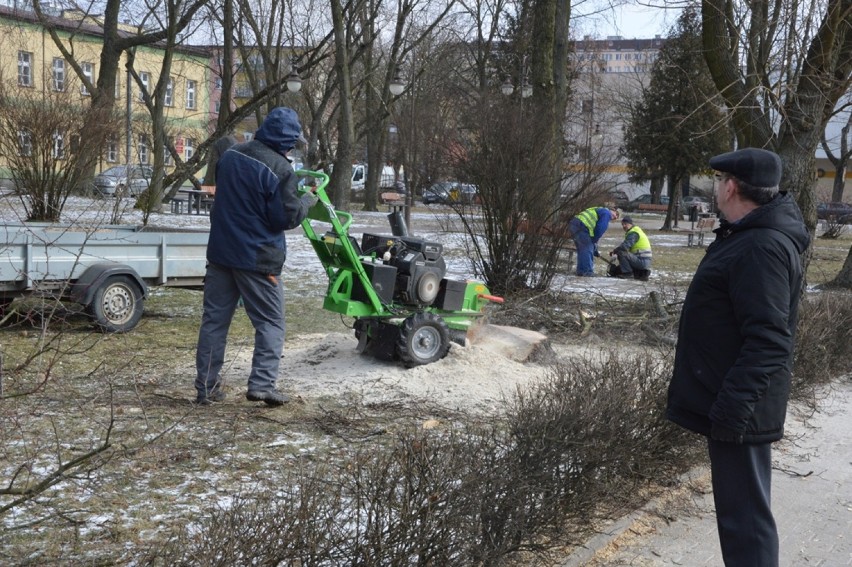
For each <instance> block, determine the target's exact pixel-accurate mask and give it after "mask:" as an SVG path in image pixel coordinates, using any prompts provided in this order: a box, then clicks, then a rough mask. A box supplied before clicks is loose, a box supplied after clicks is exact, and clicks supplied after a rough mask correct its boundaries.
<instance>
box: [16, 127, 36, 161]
mask: <svg viewBox="0 0 852 567" xmlns="http://www.w3.org/2000/svg"><path fill="white" fill-rule="evenodd" d="M18 155H22V156H31V155H33V136H32V134H31V133H30V132H29V131H27V130H18Z"/></svg>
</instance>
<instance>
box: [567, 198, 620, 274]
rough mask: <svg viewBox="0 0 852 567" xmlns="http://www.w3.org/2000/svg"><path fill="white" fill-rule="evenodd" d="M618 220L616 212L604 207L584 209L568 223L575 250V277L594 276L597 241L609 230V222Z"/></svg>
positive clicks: (598, 254)
mask: <svg viewBox="0 0 852 567" xmlns="http://www.w3.org/2000/svg"><path fill="white" fill-rule="evenodd" d="M616 219H618V211H617V210H615V209H607V208H606V207H591V208H589V209H586V210H585V211H583V212H582V213H580V214H579V215H577V216H576V217H574V218H572V219H571V222H569V223H568V230H570V231H571V238H573V239H574V246H575V247H576V248H577V275H578V276H581V277H592V276H594V275H595V264H594V262H595V259H594V257H595V256H598V257H600V252H598V240H600V239H601V236H603V235H604V233H605V232H606V229H607V228H609V221H610V220H616Z"/></svg>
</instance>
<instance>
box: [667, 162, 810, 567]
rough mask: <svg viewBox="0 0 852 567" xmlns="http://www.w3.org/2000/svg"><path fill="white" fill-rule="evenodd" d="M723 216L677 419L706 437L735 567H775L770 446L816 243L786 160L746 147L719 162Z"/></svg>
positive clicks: (687, 327)
mask: <svg viewBox="0 0 852 567" xmlns="http://www.w3.org/2000/svg"><path fill="white" fill-rule="evenodd" d="M710 167H712V168H713V169H714V170H716V175H715V177H716V181H715V183H716V200H717V203H718V206H719V210H720V211H721V212H722V215H723V217H724V218H723V219H722V223H721V226H720V227H719V228H717V229H716V230H715V231H714V232H715V233H716V239H715V241H714V242H713V243H712V244H711V245H710V246H709V247H708V248H707V254H706V255H705V256H704V258H703V259H702V260H701V263H700V264H699V265H698V269H697V271H696V272H695V276H694V277H693V279H692V283H691V284H690V286H689V289H688V290H687V292H686V298H685V300H684V304H683V310H682V312H681V317H680V327H679V330H678V341H677V349H676V351H675V363H674V373H673V376H672V381H671V384H670V385H669V398H668V408H667V412H666V415H667V417H668V418H669V419H670V420H671V421H673V422H675V423H677V424H678V425H680V426H682V427H685V428H686V429H689V430H691V431H694V432H695V433H698V434H700V435H704V436H705V437H707V444H708V450H709V454H710V470H711V475H712V483H713V497H714V500H715V502H716V523H717V527H718V530H719V540H720V543H721V547H722V557H723V559H724V561H725V565H727V566H728V567H754V566H760V567H777V565H778V531H777V529H776V526H775V519H774V518H773V516H772V510H771V508H770V484H771V479H772V455H771V443H772V442H773V441H778V440H779V439H781V437H782V436H783V434H784V419H785V417H786V411H787V399H788V397H789V394H790V374H791V369H792V364H793V346H794V342H795V336H796V316H797V313H798V306H799V296H800V295H801V293H802V261H801V254H802V253H803V252H804V251H805V250H806V249H807V247H808V245H809V242H810V236H809V234H808V231H807V229H806V228H805V225H804V222H803V221H802V215H801V213H800V211H799V208H798V207H797V206H796V203H795V201H794V200H793V198H792V197H791V196H790V195H787V194H783V193H779V191H778V183H779V182H780V180H781V159H780V158H779V157H778V156H777V155H776V154H774V153H773V152H770V151H767V150H762V149H756V148H746V149H742V150H738V151H735V152H729V153H726V154H722V155H719V156H716V157H714V158H712V159H711V160H710Z"/></svg>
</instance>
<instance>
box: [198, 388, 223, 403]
mask: <svg viewBox="0 0 852 567" xmlns="http://www.w3.org/2000/svg"><path fill="white" fill-rule="evenodd" d="M224 401H225V390H223V389H222V388H213V389H212V390H210V391H209V392H207V393H206V394H204V393H201V392H199V393H198V396H196V398H195V405H198V406H209V405H210V404H212V403H214V402H224Z"/></svg>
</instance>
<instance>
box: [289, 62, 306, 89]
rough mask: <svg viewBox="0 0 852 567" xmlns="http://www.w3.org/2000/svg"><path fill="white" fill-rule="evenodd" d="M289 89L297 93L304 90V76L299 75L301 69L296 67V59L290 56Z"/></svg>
mask: <svg viewBox="0 0 852 567" xmlns="http://www.w3.org/2000/svg"><path fill="white" fill-rule="evenodd" d="M287 90H288V91H290V92H291V93H297V92H299V91H300V90H302V77H300V76H299V71H298V70H297V69H296V60H295V59H293V58H292V57H291V58H290V74H289V75H287Z"/></svg>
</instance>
